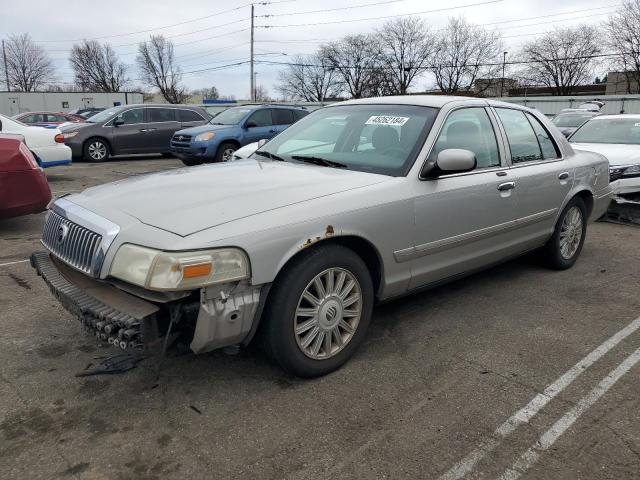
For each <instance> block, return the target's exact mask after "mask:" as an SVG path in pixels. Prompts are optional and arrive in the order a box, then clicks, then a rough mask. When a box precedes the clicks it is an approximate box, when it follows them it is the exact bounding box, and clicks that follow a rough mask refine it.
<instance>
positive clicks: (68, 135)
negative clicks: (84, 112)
mask: <svg viewBox="0 0 640 480" xmlns="http://www.w3.org/2000/svg"><path fill="white" fill-rule="evenodd" d="M63 135H64V139H65V140H66V139H67V138H73V137H75V136H76V135H78V132H69V133H63Z"/></svg>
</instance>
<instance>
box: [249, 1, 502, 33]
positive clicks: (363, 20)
mask: <svg viewBox="0 0 640 480" xmlns="http://www.w3.org/2000/svg"><path fill="white" fill-rule="evenodd" d="M502 1H503V0H487V1H484V2H478V3H468V4H466V5H459V6H457V7H445V8H437V9H433V10H423V11H421V12H412V13H399V14H395V15H384V16H381V17H368V18H354V19H351V20H333V21H329V22H314V23H293V24H288V25H257V26H256V28H284V27H308V26H315V25H335V24H339V23H354V22H366V21H369V20H384V19H387V18H396V17H410V16H412V15H423V14H426V13H438V12H446V11H451V10H460V9H462V8H469V7H478V6H484V5H490V4H493V3H501V2H502Z"/></svg>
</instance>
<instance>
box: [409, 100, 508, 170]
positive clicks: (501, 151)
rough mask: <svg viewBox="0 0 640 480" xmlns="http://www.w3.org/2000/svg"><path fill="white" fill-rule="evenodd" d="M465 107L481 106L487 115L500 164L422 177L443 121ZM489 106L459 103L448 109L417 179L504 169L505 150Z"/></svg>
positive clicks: (443, 123) (445, 121)
mask: <svg viewBox="0 0 640 480" xmlns="http://www.w3.org/2000/svg"><path fill="white" fill-rule="evenodd" d="M467 108H483V109H484V111H485V113H486V114H487V117H488V118H489V122H491V128H492V129H493V135H494V136H495V137H496V145H497V146H498V155H500V165H497V166H495V167H484V168H478V169H475V170H472V171H470V172H462V173H451V174H448V175H441V176H439V177H437V178H429V177H426V178H425V177H423V176H422V171H423V170H424V167H425V165H426V164H427V162H428V161H429V157H430V156H431V152H432V151H433V149H434V147H435V146H436V142H437V141H438V138H440V134H441V133H442V128H443V127H444V125H445V123H447V120H448V119H449V116H450V115H451V114H452V113H453V112H456V111H458V110H462V109H467ZM489 110H490V108H489V106H488V105H460V106H456V107H454V108H452V109H451V110H449V111H448V112H447V113H446V115H445V117H444V119H443V120H442V122H441V123H440V126H439V127H438V131H437V133H436V135H435V137H434V139H433V143H432V144H431V146H430V147H429V151H428V152H427V156H426V157H425V159H424V162H422V166H421V167H420V170H419V173H418V180H421V181H433V180H438V179H443V178H452V177H460V176H463V175H477V174H480V173H486V172H492V171H499V170H504V169H505V168H507V165H506V164H505V163H506V162H505V159H506V153H507V152H506V150H505V149H504V148H503V145H502V142H501V141H500V138H499V137H498V133H497V132H496V126H497V125H496V122H495V119H494V118H493V115H492V113H491V112H490V111H489Z"/></svg>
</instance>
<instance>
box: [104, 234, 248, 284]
mask: <svg viewBox="0 0 640 480" xmlns="http://www.w3.org/2000/svg"><path fill="white" fill-rule="evenodd" d="M110 275H111V276H113V277H115V278H119V279H120V280H124V281H125V282H129V283H133V284H135V285H140V286H141V287H144V288H148V289H149V290H190V289H195V288H200V287H204V286H207V285H215V284H220V283H227V282H234V281H238V280H242V279H245V278H248V277H249V260H248V259H247V256H246V255H245V254H244V252H243V251H242V250H239V249H237V248H220V249H214V250H198V251H193V252H163V251H160V250H154V249H152V248H146V247H140V246H138V245H132V244H130V243H126V244H124V245H122V246H121V247H120V248H119V249H118V252H117V253H116V256H115V258H114V259H113V263H112V264H111V271H110Z"/></svg>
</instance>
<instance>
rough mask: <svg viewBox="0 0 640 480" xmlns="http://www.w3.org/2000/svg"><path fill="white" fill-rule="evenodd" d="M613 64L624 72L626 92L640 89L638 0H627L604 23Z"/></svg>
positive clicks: (639, 2)
mask: <svg viewBox="0 0 640 480" xmlns="http://www.w3.org/2000/svg"><path fill="white" fill-rule="evenodd" d="M605 30H606V32H607V35H606V44H607V46H608V47H609V49H610V50H611V51H612V52H615V53H616V56H615V61H614V65H615V66H616V67H618V68H621V69H622V70H623V71H624V72H625V78H626V84H627V85H626V86H627V89H626V90H627V93H634V92H638V90H639V89H640V0H627V1H625V2H623V4H622V5H621V6H620V7H618V9H617V10H616V12H615V13H614V14H613V15H612V16H611V17H610V18H609V20H608V21H607V22H606V23H605Z"/></svg>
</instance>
